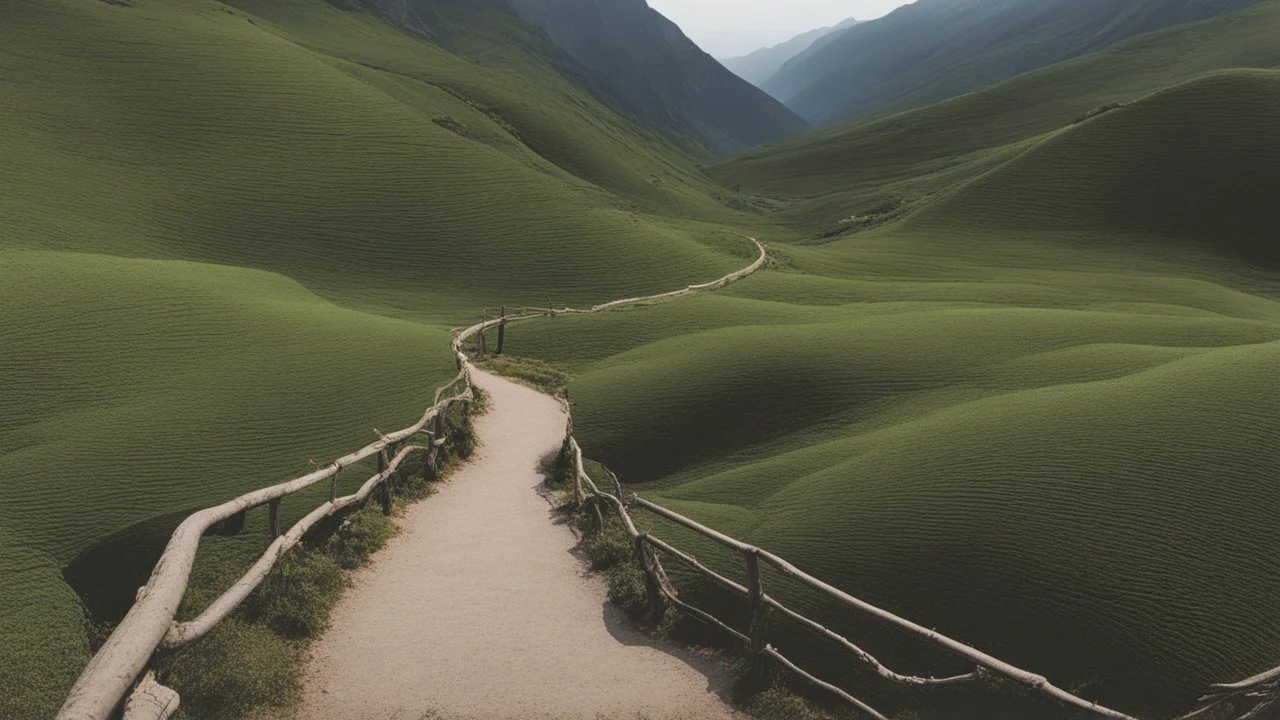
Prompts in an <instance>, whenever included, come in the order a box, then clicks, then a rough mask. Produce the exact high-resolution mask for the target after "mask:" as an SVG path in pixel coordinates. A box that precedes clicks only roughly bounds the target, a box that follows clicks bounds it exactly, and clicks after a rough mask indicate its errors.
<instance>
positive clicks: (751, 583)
mask: <svg viewBox="0 0 1280 720" xmlns="http://www.w3.org/2000/svg"><path fill="white" fill-rule="evenodd" d="M742 556H743V558H745V559H746V561H747V592H748V593H749V594H750V598H749V599H750V601H751V657H752V658H753V659H759V658H760V657H761V655H762V654H763V653H764V646H765V642H764V622H765V618H764V612H765V605H764V584H763V583H762V582H761V580H760V551H759V550H757V549H756V548H751V549H750V550H747V551H744V552H743V553H742Z"/></svg>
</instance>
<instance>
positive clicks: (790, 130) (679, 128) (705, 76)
mask: <svg viewBox="0 0 1280 720" xmlns="http://www.w3.org/2000/svg"><path fill="white" fill-rule="evenodd" d="M508 1H509V2H510V3H511V5H512V6H513V7H514V8H515V10H516V12H517V13H519V15H520V16H521V17H522V18H524V19H525V20H526V21H528V22H530V23H532V24H534V25H536V26H538V27H540V28H542V30H543V31H545V32H546V33H547V35H548V36H549V37H550V38H551V40H552V41H553V42H554V43H555V44H556V45H557V46H559V47H560V49H562V50H563V51H565V52H566V53H568V54H569V55H570V56H572V57H573V58H574V59H576V60H577V61H578V62H579V63H580V64H581V65H582V66H583V67H584V68H585V69H586V72H587V75H588V77H590V78H591V80H592V84H593V87H594V89H595V92H596V94H597V95H598V96H601V97H602V99H603V100H605V101H606V102H607V103H609V104H611V105H613V106H615V108H617V109H620V110H621V111H622V112H623V113H624V114H626V115H628V116H629V117H631V118H633V119H634V120H636V121H638V122H640V123H641V124H644V125H648V126H651V127H656V128H658V129H661V130H664V131H666V132H667V133H668V134H672V135H674V136H676V137H677V138H684V139H685V142H683V143H682V145H684V146H685V147H686V148H688V149H691V150H692V151H694V153H695V154H697V155H701V156H709V155H728V154H732V153H735V152H739V151H742V150H745V149H747V148H751V147H754V146H756V145H761V144H764V143H767V142H772V141H774V140H778V139H780V138H783V137H787V136H789V135H793V134H795V133H798V132H802V131H804V130H805V129H807V128H808V124H807V123H806V122H805V121H804V120H802V119H801V118H800V117H798V116H797V115H795V114H794V113H793V112H791V111H790V110H788V109H787V108H786V107H785V106H784V105H782V103H780V102H778V101H777V100H774V99H773V98H772V97H770V96H769V95H768V94H766V93H765V92H764V91H762V90H760V89H759V88H757V87H755V86H753V85H751V84H750V83H748V82H747V81H745V80H743V79H742V78H740V77H738V76H737V75H734V74H733V73H732V72H730V71H729V70H728V69H726V68H725V67H724V66H722V65H721V64H720V63H719V62H717V61H716V60H715V58H713V57H711V56H710V55H708V54H707V53H705V52H703V51H702V50H701V49H700V48H699V47H698V46H697V45H696V44H694V42H693V41H692V40H690V39H689V38H688V37H686V36H685V34H684V33H683V32H682V31H681V30H680V28H679V27H677V26H676V25H675V23H673V22H671V21H670V20H668V19H667V18H665V17H663V16H662V15H661V14H660V13H658V12H656V11H654V10H653V9H651V8H650V7H649V5H648V3H647V2H645V0H615V1H614V2H609V3H604V2H599V1H598V0H508Z"/></svg>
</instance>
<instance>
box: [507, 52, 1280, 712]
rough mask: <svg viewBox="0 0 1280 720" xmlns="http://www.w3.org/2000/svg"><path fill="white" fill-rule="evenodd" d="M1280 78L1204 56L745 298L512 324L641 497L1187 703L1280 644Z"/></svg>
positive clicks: (804, 648) (945, 624)
mask: <svg viewBox="0 0 1280 720" xmlns="http://www.w3.org/2000/svg"><path fill="white" fill-rule="evenodd" d="M1277 100H1280V73H1278V72H1275V71H1256V70H1253V71H1250V70H1243V71H1232V72H1225V73H1218V74H1212V75H1208V76H1205V77H1202V78H1199V79H1196V80H1193V81H1190V82H1188V83H1185V84H1181V85H1178V86H1176V87H1174V88H1172V89H1169V90H1166V91H1163V92H1160V93H1157V94H1155V95H1152V96H1150V97H1147V98H1144V99H1141V100H1138V101H1136V102H1134V103H1131V104H1130V105H1128V106H1126V107H1125V108H1123V109H1119V110H1115V111H1113V112H1110V113H1106V114H1104V115H1102V116H1100V117H1096V118H1093V119H1091V120H1088V121H1086V122H1083V123H1081V124H1079V125H1076V126H1072V127H1069V128H1067V129H1064V130H1062V131H1060V132H1058V133H1055V134H1052V135H1050V136H1048V137H1046V138H1044V139H1041V140H1039V141H1036V142H1034V143H1033V145H1032V146H1031V147H1030V148H1029V149H1026V150H1025V151H1021V152H1018V151H1016V150H1010V151H1009V153H1010V155H1011V157H1010V159H1009V160H1007V161H1006V162H1004V163H1003V164H1000V165H999V166H998V167H996V168H995V169H994V170H992V171H990V172H989V173H987V174H985V175H983V176H981V177H979V178H977V179H974V180H971V181H969V182H967V183H964V184H962V185H960V186H959V187H956V188H952V189H949V190H947V191H946V192H944V193H942V194H940V195H939V196H938V197H937V198H935V199H934V200H933V201H931V202H930V203H928V204H926V205H923V206H922V209H920V210H918V211H917V212H915V213H914V214H912V215H909V216H908V217H907V218H906V219H905V220H901V221H897V222H893V223H889V224H886V225H884V226H882V227H879V228H876V229H872V230H868V231H865V232H862V233H858V234H854V235H849V236H846V237H844V238H842V239H839V240H836V241H834V242H831V243H829V244H826V245H823V246H821V247H809V248H804V247H796V246H792V247H787V248H784V249H780V250H779V256H780V263H779V268H778V270H777V271H776V272H773V273H769V274H766V275H765V276H762V277H760V278H758V279H753V280H752V281H750V282H748V283H744V284H742V285H740V286H735V287H734V288H732V289H730V290H729V291H727V294H723V295H719V296H716V297H707V298H699V299H697V300H696V301H689V302H686V303H681V304H679V305H669V306H662V307H657V308H651V309H649V310H646V311H645V312H644V313H639V312H636V313H628V314H625V315H620V316H616V317H609V318H590V319H581V320H576V319H575V320H572V321H570V322H566V323H560V324H555V325H554V326H548V327H546V328H544V329H540V330H539V332H538V333H537V334H535V333H533V332H532V328H531V327H527V326H526V327H524V328H521V329H519V330H518V331H517V332H516V333H515V334H513V335H512V336H511V337H510V338H509V339H508V342H509V343H510V344H511V347H512V351H513V352H516V353H522V354H532V355H536V356H539V357H547V358H552V359H555V360H557V361H558V362H560V363H561V364H562V365H563V366H564V367H565V368H566V369H568V370H569V371H570V372H571V373H573V374H574V381H573V382H572V383H571V384H570V396H571V397H572V398H573V399H574V402H575V419H576V423H575V427H576V428H577V431H578V434H579V437H580V439H581V441H582V444H583V446H584V448H586V449H587V450H588V452H589V454H592V455H594V456H595V457H597V458H598V459H600V460H601V461H603V462H605V463H606V464H608V465H610V466H611V467H614V468H615V469H616V470H618V471H619V472H620V473H621V475H622V477H623V478H624V479H626V480H628V481H629V482H632V483H635V484H636V488H637V489H638V490H640V491H641V492H645V493H647V494H648V496H649V497H651V498H653V499H656V500H658V501H659V502H663V503H669V504H670V505H671V506H672V507H674V508H676V509H678V510H681V511H682V512H686V513H688V514H690V515H691V516H693V517H695V518H698V519H700V520H703V521H705V522H708V523H710V524H712V525H713V526H715V527H717V528H719V529H722V530H726V531H728V532H731V533H733V534H735V535H737V536H738V537H741V538H744V539H746V540H748V541H751V542H755V543H758V544H760V545H762V546H764V547H768V548H770V549H771V550H773V551H775V552H778V553H780V554H781V555H783V556H784V557H787V558H790V559H792V560H794V561H795V562H797V563H798V564H799V565H800V566H801V567H802V568H805V569H806V570H808V571H810V572H813V573H815V574H817V575H818V576H820V577H823V578H827V579H830V580H835V581H836V583H837V584H838V585H840V586H841V587H844V588H845V589H847V590H849V591H851V592H854V593H855V594H858V595H860V596H863V597H865V598H866V599H868V600H872V601H874V602H877V603H880V604H882V605H883V606H885V607H887V608H888V609H890V610H892V611H894V612H897V613H899V614H903V615H905V616H906V617H910V618H912V619H913V620H916V621H917V622H920V623H922V624H924V625H926V626H927V627H935V628H938V629H939V630H941V631H943V632H947V633H949V634H951V635H952V636H953V637H958V638H960V639H961V640H964V641H966V642H970V643H973V644H975V645H977V646H978V647H981V648H983V649H984V650H987V651H989V652H992V653H994V654H996V655H997V656H999V657H1002V658H1004V659H1007V660H1010V661H1012V662H1015V663H1018V664H1020V665H1022V666H1024V667H1027V668H1030V669H1033V670H1034V671H1036V672H1039V673H1043V674H1045V675H1047V676H1048V677H1049V678H1050V679H1052V680H1054V681H1055V682H1059V683H1062V684H1064V685H1065V686H1066V687H1069V688H1075V689H1077V690H1079V691H1080V692H1082V693H1084V694H1085V695H1086V696H1087V697H1090V698H1093V699H1097V700H1100V701H1104V702H1108V703H1112V704H1114V705H1118V706H1119V707H1120V708H1121V709H1126V710H1129V711H1131V712H1134V713H1142V714H1151V715H1155V716H1159V715H1160V714H1163V713H1168V712H1173V711H1177V710H1184V711H1185V710H1186V708H1187V707H1188V706H1189V705H1190V703H1191V702H1192V701H1193V700H1194V699H1195V697H1196V696H1197V695H1198V694H1199V691H1200V690H1202V689H1203V688H1204V687H1205V686H1206V685H1207V684H1208V683H1210V682H1213V681H1225V680H1231V679H1238V678H1239V677H1243V676H1246V675H1248V674H1251V673H1254V672H1257V671H1259V670H1262V669H1266V668H1269V667H1272V666H1274V665H1275V664H1276V663H1277V661H1280V650H1277V648H1280V619H1278V618H1276V617H1274V615H1273V614H1272V613H1270V612H1269V611H1268V610H1266V609H1265V608H1266V607H1267V603H1265V602H1263V601H1262V600H1261V599H1262V598H1267V597H1272V596H1274V595H1275V594H1276V593H1277V592H1280V585H1277V582H1278V581H1277V575H1276V573H1275V572H1274V568H1273V565H1274V560H1273V557H1272V549H1273V548H1274V547H1275V544H1276V542H1277V540H1278V539H1277V536H1276V534H1275V532H1274V530H1273V529H1271V527H1269V523H1268V521H1267V520H1266V515H1267V513H1268V512H1269V510H1267V508H1270V507H1271V506H1273V504H1274V503H1276V502H1277V501H1280V497H1277V496H1276V491H1277V490H1276V486H1275V483H1274V471H1273V470H1272V468H1274V466H1275V464H1276V463H1277V462H1278V461H1280V405H1278V404H1277V400H1276V397H1275V394H1274V393H1272V392H1270V391H1269V388H1270V386H1271V385H1273V384H1274V381H1273V380H1272V379H1271V378H1273V377H1274V375H1275V373H1276V372H1277V370H1280V290H1277V287H1278V286H1277V284H1276V276H1275V274H1274V264H1273V261H1274V251H1275V247H1276V246H1275V244H1274V243H1275V238H1276V237H1277V236H1280V235H1278V233H1280V219H1277V217H1276V216H1275V215H1274V214H1271V213H1268V212H1266V209H1265V208H1264V207H1261V206H1260V202H1261V199H1262V198H1263V197H1265V196H1267V194H1268V192H1269V189H1270V188H1274V187H1276V184H1277V182H1278V181H1280V174H1278V173H1280V156H1277V154H1276V151H1275V148H1274V147H1273V145H1274V143H1271V142H1270V141H1269V140H1268V138H1272V137H1276V136H1277V133H1280V106H1277V105H1276V102H1277ZM1188 205H1190V209H1188V207H1187V206H1188ZM1161 208H1162V209H1164V210H1165V212H1163V213H1161V212H1157V209H1161ZM606 322H607V323H608V325H609V327H610V328H612V329H614V330H615V331H616V332H618V333H619V336H618V338H616V339H615V340H613V341H605V340H595V341H594V342H587V341H584V340H583V338H584V337H585V338H592V339H596V338H598V337H599V336H601V335H603V334H604V331H603V328H602V327H596V326H595V324H603V323H606ZM671 532H673V531H672V530H670V529H667V528H660V534H661V533H671ZM677 536H678V535H677ZM694 547H695V548H698V550H699V554H700V555H705V556H707V557H709V558H713V559H714V558H718V557H720V556H719V554H718V553H717V551H716V550H715V549H714V548H712V547H708V546H705V545H702V546H699V545H697V544H696V543H695V544H694ZM720 562H723V563H725V567H727V568H732V567H733V564H732V563H730V562H729V561H728V560H721V561H720ZM735 572H736V573H740V572H741V570H740V568H739V569H737V570H736V571H735ZM771 587H774V590H772V591H771V592H777V593H778V594H779V596H780V597H784V598H786V599H787V600H788V601H790V602H794V603H795V604H796V605H797V606H799V607H804V608H808V609H810V610H812V611H813V612H815V613H817V614H819V615H820V616H822V617H826V618H829V619H830V620H831V621H832V622H834V623H837V624H840V625H841V626H842V627H847V628H848V629H849V631H850V632H854V633H856V634H857V638H859V639H860V640H862V641H865V642H866V643H867V646H868V647H869V648H871V649H872V650H873V651H874V652H877V653H878V654H882V655H883V656H884V657H885V658H887V659H890V660H892V661H894V662H895V663H896V664H898V665H899V666H900V669H904V670H914V671H931V670H936V669H937V668H938V667H939V666H938V665H937V664H936V658H933V659H931V658H932V657H933V656H930V655H929V654H928V653H925V652H923V651H922V650H921V649H920V648H919V647H918V646H915V645H913V644H912V643H910V642H907V641H905V640H904V639H903V638H895V637H893V636H891V635H886V634H885V633H884V632H883V631H877V630H876V629H875V628H872V627H867V626H865V625H861V624H853V625H849V624H847V621H841V620H840V618H841V617H842V616H843V614H842V613H840V612H838V611H836V610H835V609H832V608H825V607H823V606H821V605H820V604H817V603H815V600H814V598H813V597H812V596H811V595H809V594H808V593H806V592H804V591H803V590H802V589H800V588H797V587H794V586H790V585H787V584H785V583H782V584H779V585H773V586H771ZM797 632H798V631H797ZM801 637H804V636H803V635H802V634H800V635H797V636H796V637H790V636H786V635H784V636H783V637H782V642H783V643H784V644H786V645H789V646H792V647H794V648H795V650H796V651H797V652H812V651H813V650H812V648H813V643H812V642H806V643H802V644H798V643H799V642H800V641H799V638H801ZM941 667H942V669H943V670H945V669H946V668H947V666H945V665H944V666H941ZM828 671H829V672H832V673H837V675H836V676H837V677H841V676H842V677H844V679H845V681H847V682H849V683H850V684H851V685H852V686H855V687H866V688H868V689H866V692H867V693H868V694H869V696H871V697H876V698H878V699H879V700H881V701H882V702H883V703H885V704H886V706H887V707H890V708H892V707H895V706H898V707H901V706H902V705H901V704H902V703H904V702H907V701H906V700H904V698H903V697H901V696H892V695H889V696H884V697H882V696H880V695H877V694H876V691H875V690H874V689H871V688H874V687H875V684H874V683H869V682H868V680H867V679H866V678H864V677H861V676H858V675H857V674H847V673H846V671H844V670H839V671H837V670H836V669H835V668H834V667H833V668H829V670H828ZM864 684H865V685H864ZM943 697H946V696H945V694H943ZM907 706H910V702H907ZM991 712H992V716H994V717H1006V715H1002V714H1000V713H999V712H996V711H994V710H993V711H991ZM934 713H936V714H934ZM971 713H972V707H971V706H965V705H963V704H953V705H952V706H950V709H948V705H947V704H946V703H945V702H944V703H942V704H941V706H939V707H937V708H934V710H933V712H931V713H930V714H929V715H928V716H929V717H970V716H972V715H971ZM1007 717H1026V715H1025V714H1024V715H1018V714H1017V713H1012V714H1009V715H1007Z"/></svg>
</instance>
